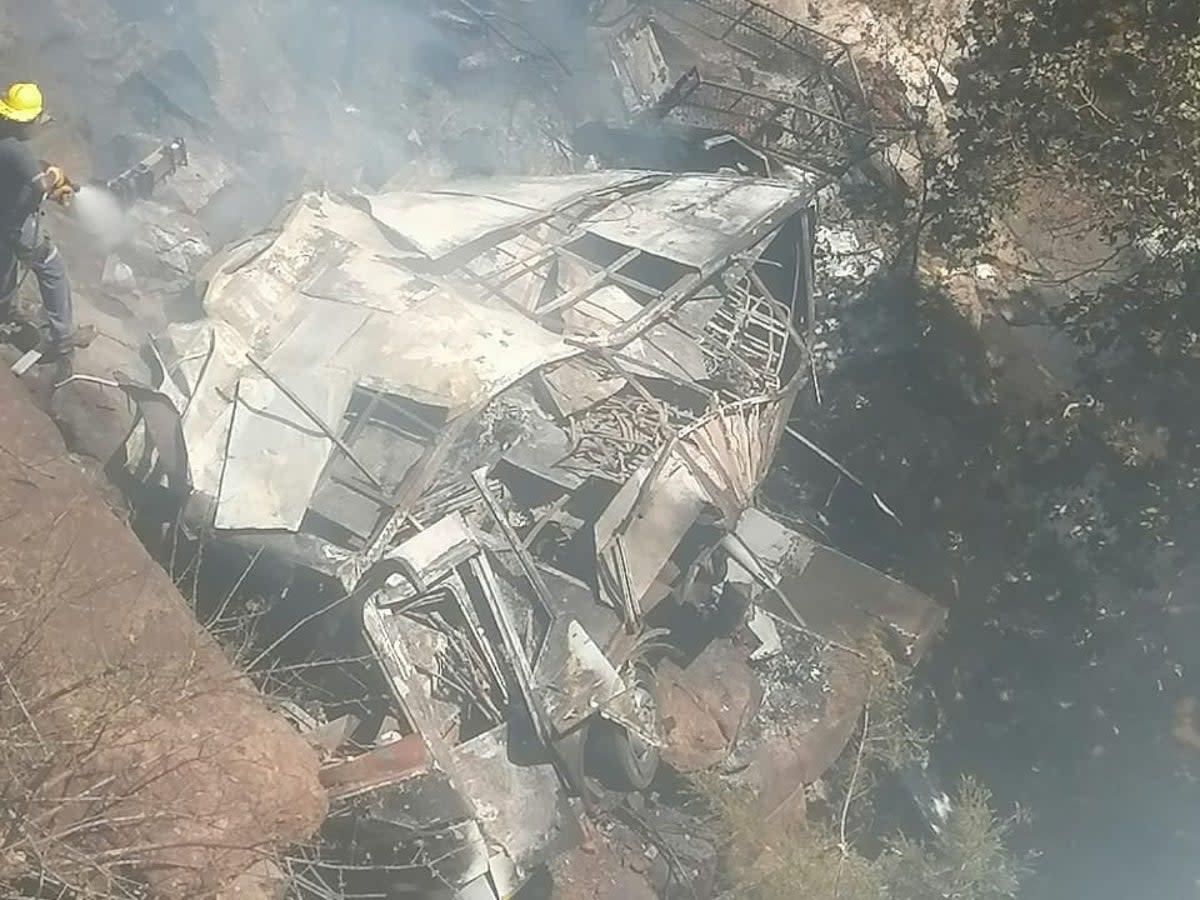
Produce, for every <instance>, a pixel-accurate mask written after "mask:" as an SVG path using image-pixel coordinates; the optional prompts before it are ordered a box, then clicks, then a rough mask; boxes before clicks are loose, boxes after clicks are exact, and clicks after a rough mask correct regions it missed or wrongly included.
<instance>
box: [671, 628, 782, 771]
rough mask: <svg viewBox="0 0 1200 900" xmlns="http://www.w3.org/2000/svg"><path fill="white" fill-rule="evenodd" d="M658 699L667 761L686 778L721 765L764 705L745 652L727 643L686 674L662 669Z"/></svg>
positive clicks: (706, 652)
mask: <svg viewBox="0 0 1200 900" xmlns="http://www.w3.org/2000/svg"><path fill="white" fill-rule="evenodd" d="M656 693H657V699H658V711H659V720H660V721H661V722H662V730H663V738H664V747H663V751H662V758H663V760H664V761H665V762H666V763H667V764H668V765H670V766H671V767H672V768H674V769H675V770H676V771H677V772H685V773H686V772H700V771H703V770H704V769H710V768H712V767H713V766H717V765H720V764H721V763H722V762H723V761H724V760H725V757H726V756H728V755H729V750H730V748H731V747H732V746H733V744H734V741H736V740H737V737H738V734H739V733H740V732H741V730H742V725H743V724H744V723H745V722H747V721H748V720H749V719H750V718H751V717H752V716H753V715H754V713H755V711H756V709H757V707H758V704H759V701H760V700H761V699H762V688H761V686H760V685H759V683H758V678H757V677H756V676H755V674H754V672H753V671H751V669H750V665H749V663H748V662H747V659H746V654H745V652H744V651H743V650H741V649H739V648H737V647H735V646H734V645H733V644H732V643H730V642H729V641H726V640H721V641H714V642H713V643H711V644H709V645H708V647H706V648H705V649H704V651H703V652H702V653H701V654H700V655H699V656H697V657H696V658H695V659H694V660H693V661H692V662H691V664H689V665H688V667H687V668H686V669H681V668H680V667H679V666H677V665H675V664H674V663H672V662H669V661H668V662H665V663H663V664H662V665H661V666H659V668H658V672H657V687H656Z"/></svg>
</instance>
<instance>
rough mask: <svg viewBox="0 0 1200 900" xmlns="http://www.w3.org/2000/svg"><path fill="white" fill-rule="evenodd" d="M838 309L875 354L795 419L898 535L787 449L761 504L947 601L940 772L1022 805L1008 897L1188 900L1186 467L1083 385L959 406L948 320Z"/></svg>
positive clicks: (940, 660) (926, 673)
mask: <svg viewBox="0 0 1200 900" xmlns="http://www.w3.org/2000/svg"><path fill="white" fill-rule="evenodd" d="M854 318H856V319H857V320H859V321H866V320H871V319H872V318H874V319H875V320H876V321H877V322H879V323H881V325H882V327H881V328H879V329H877V330H876V331H875V332H874V334H873V337H876V338H877V337H878V336H879V335H881V334H882V335H886V336H887V340H886V341H884V342H883V344H880V343H879V342H878V341H875V342H873V343H871V349H873V350H882V351H883V352H871V353H863V352H861V351H862V350H863V349H864V348H863V347H862V346H860V347H859V351H860V352H855V351H853V350H852V351H851V352H850V353H849V354H848V356H847V358H846V359H845V360H844V362H843V364H842V365H840V366H839V367H838V368H837V369H836V370H835V372H834V373H833V374H831V375H828V376H826V377H825V378H824V379H823V380H822V394H823V400H824V405H823V406H820V407H818V406H817V405H816V404H815V403H814V402H813V401H812V399H811V398H810V399H809V401H808V405H807V408H806V409H805V410H803V411H801V412H798V414H797V419H796V424H797V425H799V426H800V427H802V428H803V429H804V430H805V431H806V432H807V433H808V434H809V435H810V436H812V437H814V438H816V439H818V440H819V441H820V442H822V443H823V445H824V446H825V448H826V449H827V450H829V451H831V452H832V453H833V454H834V455H835V456H837V457H838V458H839V459H841V460H842V461H843V462H845V463H846V464H847V465H848V466H850V468H851V469H852V470H854V471H856V472H857V473H858V474H859V475H860V476H861V477H863V478H864V479H865V480H866V481H867V482H868V483H869V484H870V485H872V486H873V487H874V488H875V489H876V490H879V491H880V492H881V493H882V494H883V496H884V497H885V499H886V500H887V502H888V503H889V504H890V505H891V506H892V507H893V508H894V509H895V510H896V511H897V512H898V514H899V516H900V518H901V520H902V521H903V523H904V525H903V527H898V526H896V525H895V524H894V523H893V522H891V521H890V520H888V519H887V518H886V517H884V516H883V515H881V514H880V513H879V512H878V510H877V509H876V508H875V507H874V506H873V504H872V503H871V501H870V499H869V498H867V497H866V496H865V495H864V494H863V493H862V492H859V491H857V490H856V489H854V488H853V486H851V485H847V484H845V483H843V484H841V485H840V486H837V487H836V490H835V489H834V488H835V482H836V476H835V475H834V474H833V473H831V472H829V471H828V470H826V469H825V468H824V466H823V464H821V463H820V462H819V461H817V460H815V459H814V458H813V457H812V456H811V455H810V454H808V453H807V451H805V450H803V449H801V448H798V447H792V448H786V447H785V451H784V455H783V457H782V458H781V463H782V464H781V466H780V469H779V471H778V472H777V473H776V476H775V483H774V487H773V489H772V491H771V496H772V497H774V498H776V499H777V502H779V501H782V502H785V503H789V504H795V506H796V507H797V508H798V510H799V511H800V512H801V513H803V514H804V515H806V517H807V518H809V519H810V521H814V522H816V523H823V524H824V526H825V527H826V529H827V531H828V533H829V535H830V537H831V538H832V539H833V540H834V541H835V542H836V543H838V544H839V545H841V546H842V547H844V548H845V549H847V550H848V551H849V552H851V553H854V554H857V555H859V556H860V557H861V558H863V559H864V560H866V561H868V562H871V563H873V564H875V565H878V566H880V567H882V568H885V569H888V570H890V571H892V572H894V573H895V574H897V575H898V576H900V577H903V578H906V579H907V580H909V581H911V582H912V583H913V584H914V585H916V586H917V587H919V588H921V589H923V590H926V591H928V592H929V593H930V594H932V595H933V596H934V597H935V598H936V599H938V600H939V601H941V602H942V603H944V604H946V605H947V606H948V607H949V608H950V610H951V616H950V620H949V626H948V629H947V631H946V633H945V635H944V637H943V639H942V640H941V641H940V643H939V644H938V645H937V647H936V649H935V650H934V652H933V654H932V656H931V658H929V659H927V661H926V662H925V663H923V664H922V667H921V669H920V670H919V672H918V686H919V688H921V692H922V693H924V694H925V695H926V696H927V697H932V698H933V700H934V702H933V703H931V704H928V706H929V707H931V708H930V709H927V710H926V711H927V713H928V714H927V716H926V719H927V723H928V724H931V725H933V726H934V727H935V728H936V729H937V735H938V739H937V741H936V743H935V745H934V747H933V762H934V769H935V770H936V771H937V772H938V773H939V774H940V776H941V778H942V780H943V781H946V782H953V781H954V780H955V779H957V777H958V776H959V775H960V774H962V773H974V774H977V775H978V776H980V777H981V778H982V779H983V780H984V782H986V783H987V784H988V785H989V786H990V787H991V788H992V789H993V791H994V792H995V794H996V799H997V803H998V805H999V807H1000V808H1001V810H1002V811H1004V810H1011V809H1012V808H1013V807H1015V806H1020V807H1022V808H1024V809H1025V810H1027V811H1028V812H1030V813H1031V814H1032V822H1031V824H1030V825H1028V826H1027V827H1025V828H1022V829H1021V830H1020V831H1019V832H1018V834H1017V842H1018V844H1019V846H1018V848H1017V849H1019V850H1028V851H1031V852H1035V853H1040V854H1041V856H1040V858H1039V859H1038V860H1036V861H1035V863H1034V868H1035V874H1034V875H1033V876H1032V877H1031V878H1030V879H1029V880H1028V882H1027V884H1026V886H1025V888H1024V890H1023V893H1022V896H1023V897H1028V898H1035V900H1037V898H1047V900H1048V898H1060V897H1065V896H1088V897H1092V898H1125V897H1130V896H1136V895H1143V894H1145V893H1146V892H1147V891H1149V893H1150V894H1152V895H1153V896H1157V897H1164V898H1166V897H1183V896H1194V891H1195V884H1196V879H1197V876H1200V863H1197V854H1196V850H1197V845H1198V844H1200V823H1198V822H1197V821H1196V815H1195V810H1196V809H1197V808H1198V807H1197V805H1196V801H1197V799H1200V797H1198V796H1197V793H1198V788H1197V783H1196V779H1195V772H1196V758H1195V757H1196V747H1195V744H1194V742H1192V741H1190V740H1189V737H1190V736H1191V735H1193V734H1194V723H1193V722H1192V718H1191V716H1190V715H1189V710H1190V709H1192V706H1191V705H1190V704H1191V701H1190V700H1189V698H1190V697H1191V696H1192V695H1193V694H1194V693H1195V692H1196V683H1195V675H1194V674H1193V673H1194V672H1195V671H1196V670H1195V665H1196V664H1197V663H1200V659H1198V655H1200V654H1198V651H1197V650H1196V649H1195V648H1196V647H1197V646H1200V645H1198V644H1197V642H1196V640H1195V636H1196V632H1197V631H1198V630H1200V619H1198V618H1197V616H1198V614H1200V605H1198V604H1197V601H1196V587H1197V584H1196V578H1197V574H1198V573H1200V570H1198V569H1197V567H1196V564H1195V561H1194V554H1193V551H1191V549H1190V548H1191V546H1193V545H1194V540H1195V534H1196V531H1197V525H1198V524H1200V523H1198V521H1197V518H1196V516H1195V512H1194V501H1193V500H1192V499H1191V498H1190V497H1189V496H1188V493H1187V490H1186V488H1185V487H1184V488H1182V493H1171V492H1170V491H1169V490H1168V489H1167V486H1168V485H1170V484H1172V481H1171V480H1170V479H1171V478H1172V477H1175V478H1178V477H1179V475H1178V471H1177V470H1178V469H1180V468H1181V467H1183V460H1182V459H1180V460H1176V459H1175V458H1174V457H1173V456H1172V455H1171V453H1170V452H1169V451H1164V450H1163V448H1161V447H1158V446H1151V447H1149V448H1147V447H1146V446H1145V444H1146V442H1145V441H1143V448H1142V449H1143V450H1148V451H1149V452H1143V453H1141V454H1131V453H1130V452H1128V448H1127V447H1126V446H1124V445H1123V443H1122V441H1120V440H1115V439H1114V437H1113V432H1114V428H1113V422H1112V420H1111V417H1112V415H1113V414H1112V412H1111V410H1108V411H1106V410H1105V408H1104V407H1105V405H1104V403H1103V401H1101V402H1099V403H1097V404H1096V405H1095V406H1094V407H1091V408H1089V407H1088V400H1087V397H1086V395H1085V392H1084V391H1082V390H1079V391H1077V392H1075V393H1067V392H1063V393H1061V394H1057V395H1056V394H1055V393H1054V392H1051V393H1049V394H1048V395H1045V396H1041V397H1039V398H1036V399H1035V400H1033V401H1031V398H1030V397H1028V396H1015V395H1013V394H1011V393H1010V394H1005V393H1004V391H1003V390H1002V391H1000V392H999V394H997V395H996V401H995V402H993V403H983V404H980V403H976V402H971V398H975V399H978V394H977V392H975V391H974V390H972V384H973V382H974V380H975V378H974V375H971V377H970V379H969V380H968V382H967V384H966V385H964V378H963V376H964V375H969V374H970V372H969V371H968V370H969V369H970V368H971V367H972V366H979V365H980V359H979V357H980V355H981V354H982V352H983V350H984V349H985V348H984V346H983V345H982V344H980V343H979V342H978V341H977V339H974V338H969V337H963V338H960V339H957V340H953V341H950V342H947V340H946V338H947V334H948V332H947V328H950V330H951V332H953V331H954V330H955V329H957V328H958V326H957V324H955V323H954V322H952V321H950V322H948V321H947V320H946V319H945V318H944V316H943V314H942V311H941V309H940V308H939V306H938V305H937V304H930V303H928V302H918V299H917V297H916V296H915V294H914V293H913V292H911V291H908V292H905V291H904V290H903V289H902V288H901V289H898V288H897V286H896V285H894V284H892V285H883V286H880V288H879V289H878V290H877V291H876V292H875V293H874V295H871V296H868V297H866V298H865V299H864V300H862V301H860V305H859V306H858V307H856V314H855V316H854ZM982 368H984V369H986V366H983V367H982ZM1089 386H1090V385H1089ZM1119 392H1120V384H1119V383H1118V384H1117V386H1116V387H1115V388H1111V387H1110V394H1112V395H1118V396H1119ZM1101 396H1102V397H1103V395H1101ZM1078 401H1083V402H1082V403H1080V402H1078ZM1072 403H1074V405H1070V404H1072ZM1163 424H1164V425H1167V424H1170V423H1163ZM1142 430H1143V431H1145V430H1146V429H1142ZM1150 431H1151V433H1152V434H1157V435H1158V437H1159V438H1161V437H1162V430H1161V427H1160V428H1159V429H1158V430H1155V429H1150ZM1150 443H1151V444H1154V442H1153V441H1151V442H1150ZM1193 483H1195V482H1193ZM1182 484H1186V478H1184V480H1183V482H1182ZM831 492H832V500H830V497H831ZM1168 510H1170V513H1169V514H1168ZM1173 732H1174V734H1173Z"/></svg>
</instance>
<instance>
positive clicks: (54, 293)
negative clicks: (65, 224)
mask: <svg viewBox="0 0 1200 900" xmlns="http://www.w3.org/2000/svg"><path fill="white" fill-rule="evenodd" d="M42 112H43V106H42V92H41V90H40V89H39V88H38V86H37V85H36V84H30V83H27V82H18V83H16V84H13V85H11V86H9V88H8V90H6V91H5V92H4V95H3V96H2V97H0V320H10V319H12V318H13V316H14V314H15V309H14V305H15V301H16V293H17V288H18V286H19V285H20V280H21V279H20V271H21V268H22V266H24V267H26V268H27V269H28V270H29V271H31V272H32V273H33V275H34V277H35V278H36V279H37V283H38V290H39V292H40V293H41V296H42V307H43V308H44V309H45V313H46V320H47V325H48V328H47V332H48V337H47V340H46V341H45V346H44V349H43V357H42V358H43V360H46V361H50V360H56V361H62V362H63V363H64V364H65V365H66V366H67V367H68V368H69V365H70V358H71V355H72V352H73V349H74V348H75V347H77V346H84V345H85V344H86V343H87V341H88V340H89V339H90V338H91V336H92V333H93V330H92V329H87V330H86V332H85V331H84V330H80V331H77V330H76V329H75V324H74V321H73V319H72V311H71V284H70V282H69V281H68V279H67V267H66V264H65V263H64V262H63V258H62V254H61V253H60V252H59V250H58V247H57V246H55V244H54V242H53V241H52V240H51V239H50V236H49V235H48V234H47V233H46V232H45V230H44V228H43V227H42V212H41V206H42V201H43V200H45V199H46V198H50V199H51V200H54V201H56V202H58V203H60V204H63V205H66V204H67V203H68V202H69V201H70V199H71V196H72V194H73V192H74V187H73V186H72V184H71V182H70V180H69V179H68V178H67V176H66V173H64V172H63V170H62V169H61V168H60V167H59V166H55V165H50V164H48V163H44V162H41V161H39V160H38V159H37V157H35V156H34V155H33V153H32V151H31V150H30V149H29V144H28V141H29V138H30V136H31V135H32V133H33V131H34V129H35V127H36V126H37V124H38V122H39V121H40V120H41V119H42ZM60 368H61V366H60Z"/></svg>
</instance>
